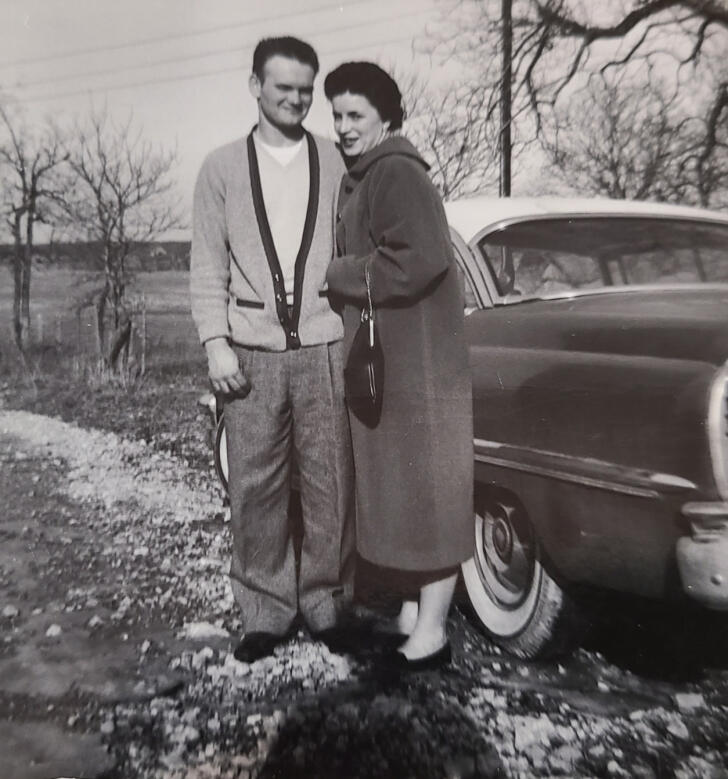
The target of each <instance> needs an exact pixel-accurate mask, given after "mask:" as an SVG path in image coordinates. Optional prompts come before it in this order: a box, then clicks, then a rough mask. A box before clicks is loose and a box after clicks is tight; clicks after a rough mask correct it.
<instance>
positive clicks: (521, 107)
mask: <svg viewBox="0 0 728 779" xmlns="http://www.w3.org/2000/svg"><path fill="white" fill-rule="evenodd" d="M512 29H513V47H512V68H511V71H512V79H513V111H512V122H513V123H514V125H518V126H519V128H520V131H521V132H522V133H523V132H526V131H527V130H528V129H529V125H528V123H526V124H524V123H523V120H524V119H525V118H526V117H527V116H528V117H530V119H531V120H532V122H533V124H532V125H531V126H532V127H533V129H534V130H535V132H536V133H537V134H541V133H542V132H543V129H544V123H547V122H549V121H550V120H551V118H552V117H551V114H552V112H554V111H556V110H558V109H559V106H560V103H561V102H562V101H569V100H572V99H573V98H574V95H575V94H577V92H578V90H580V89H584V88H585V87H586V86H587V85H588V84H589V83H590V79H591V78H592V77H593V76H594V75H599V74H607V73H608V74H610V75H611V76H612V77H613V78H614V79H615V80H614V82H613V83H621V84H623V85H625V86H627V85H628V84H629V81H630V79H638V77H639V74H640V73H643V72H648V73H653V72H654V73H659V74H660V75H661V77H662V78H665V79H668V80H669V81H670V82H671V83H674V84H675V92H676V95H679V96H680V97H681V98H682V99H683V100H684V101H685V102H686V103H687V104H689V103H690V101H691V100H692V99H693V98H694V97H695V96H696V93H700V96H701V98H702V99H703V100H706V101H708V102H709V107H708V108H707V109H706V110H705V111H704V112H703V113H704V115H705V118H704V120H703V121H702V124H695V125H694V127H693V128H692V130H693V132H694V133H695V135H694V138H693V143H694V145H695V147H696V149H697V148H700V149H701V151H700V152H698V153H697V156H696V158H695V160H694V161H693V163H691V164H692V165H693V166H695V170H696V171H698V172H699V174H700V176H702V180H703V182H704V186H706V187H707V188H708V189H710V190H711V191H712V192H714V191H716V182H715V181H713V180H712V174H713V171H714V163H715V155H716V153H717V152H719V151H720V147H721V143H722V141H721V140H720V137H719V136H720V130H721V128H723V127H725V125H726V122H727V118H728V99H727V98H726V89H727V88H728V78H727V77H726V74H725V71H722V72H721V70H720V67H719V65H720V63H722V62H723V61H724V60H725V52H726V50H728V3H726V0H621V2H613V3H593V2H587V1H586V0H514V1H513V14H512ZM422 45H423V46H424V48H426V49H427V50H429V51H430V52H431V53H432V54H433V55H436V56H438V57H440V58H442V59H448V58H450V57H456V58H457V59H459V60H460V61H461V62H463V63H465V64H466V66H467V68H468V70H469V72H470V73H471V78H470V79H469V81H468V83H469V84H470V87H471V89H472V90H476V89H481V88H482V87H483V86H485V87H486V88H487V89H489V90H490V97H489V100H488V103H487V105H488V108H489V110H492V106H493V104H494V103H497V101H498V99H499V94H498V82H497V79H496V78H495V72H494V67H495V63H496V62H497V61H498V59H499V57H500V55H501V54H502V47H503V41H502V20H501V2H500V0H444V2H443V11H442V17H441V19H440V21H439V23H438V25H437V28H436V29H433V31H432V32H431V34H430V35H429V36H428V37H427V39H426V40H425V41H424V42H423V43H422ZM701 154H702V157H701ZM698 199H699V200H700V199H702V200H703V201H704V200H705V194H703V195H701V196H699V198H698Z"/></svg>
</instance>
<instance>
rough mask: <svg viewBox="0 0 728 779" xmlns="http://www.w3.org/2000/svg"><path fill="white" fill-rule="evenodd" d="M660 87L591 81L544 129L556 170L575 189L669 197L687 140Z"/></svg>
mask: <svg viewBox="0 0 728 779" xmlns="http://www.w3.org/2000/svg"><path fill="white" fill-rule="evenodd" d="M670 103H671V101H670V99H669V98H668V97H667V96H666V95H665V93H664V91H662V90H661V89H660V88H659V87H658V86H649V85H648V86H641V87H627V88H621V87H620V86H619V85H618V84H615V83H613V82H611V81H609V80H607V79H598V80H597V79H595V80H593V81H592V82H591V83H590V86H589V88H588V89H587V90H586V91H585V92H583V93H580V94H579V95H578V96H577V97H576V98H575V99H574V100H572V101H571V102H570V103H569V105H568V106H563V107H561V108H558V109H557V110H556V111H555V114H554V117H553V126H552V127H549V128H548V129H547V130H545V131H544V133H543V148H544V150H545V151H546V153H547V156H548V157H549V159H550V160H551V162H552V163H553V165H554V173H555V175H556V176H558V177H559V178H560V179H562V181H564V182H566V183H568V184H569V185H570V186H572V187H573V188H575V189H576V190H577V191H579V192H586V193H590V194H598V195H606V196H608V197H616V198H633V199H636V200H645V199H648V198H652V199H656V200H669V199H671V198H670V194H671V193H672V192H674V191H675V189H676V188H677V185H676V181H675V177H676V167H677V166H676V164H675V162H676V159H677V158H678V155H680V154H682V153H683V151H684V149H685V146H686V144H687V142H688V141H687V130H686V123H685V122H684V121H679V120H675V119H674V118H673V115H672V112H671V110H670Z"/></svg>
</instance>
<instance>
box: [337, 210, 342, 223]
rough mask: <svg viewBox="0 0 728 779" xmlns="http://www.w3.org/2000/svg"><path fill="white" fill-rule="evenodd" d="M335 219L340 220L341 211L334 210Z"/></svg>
mask: <svg viewBox="0 0 728 779" xmlns="http://www.w3.org/2000/svg"><path fill="white" fill-rule="evenodd" d="M336 221H337V222H340V221H341V211H337V212H336Z"/></svg>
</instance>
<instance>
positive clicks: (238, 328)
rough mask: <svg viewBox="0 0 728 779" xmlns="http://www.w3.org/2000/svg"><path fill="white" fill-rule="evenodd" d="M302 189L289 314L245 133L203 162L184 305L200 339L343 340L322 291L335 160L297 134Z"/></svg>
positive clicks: (327, 148) (326, 146) (288, 343)
mask: <svg viewBox="0 0 728 779" xmlns="http://www.w3.org/2000/svg"><path fill="white" fill-rule="evenodd" d="M306 142H307V143H308V152H309V164H310V189H309V202H308V210H307V214H306V222H305V225H304V230H303V238H302V241H301V247H300V249H299V252H298V256H297V257H296V270H295V284H294V305H293V311H292V313H291V314H289V312H288V308H287V306H286V293H285V288H284V285H283V276H282V273H281V270H280V263H279V262H278V258H277V256H276V251H275V246H274V243H273V239H272V236H271V233H270V227H269V225H268V220H267V217H266V214H265V205H264V203H263V196H262V190H261V186H260V174H259V170H258V163H257V155H256V153H255V147H254V144H253V139H252V133H251V135H250V136H248V137H247V138H241V139H239V140H237V141H234V142H232V143H229V144H227V145H226V146H222V147H221V148H219V149H216V150H215V151H213V152H212V153H211V154H210V155H208V157H207V158H206V159H205V161H204V163H203V165H202V169H201V170H200V173H199V176H198V178H197V184H196V185H195V194H194V201H193V229H192V252H191V260H190V298H191V304H192V317H193V319H194V320H195V324H196V325H197V329H198V332H199V336H200V341H201V342H202V343H205V341H209V340H210V339H212V338H219V337H223V338H228V339H229V340H230V341H231V342H232V343H236V344H240V345H241V346H248V347H251V348H257V349H264V350H268V351H284V350H286V349H296V348H299V347H300V346H312V345H315V344H323V343H330V342H331V341H337V340H339V339H340V338H341V337H342V335H343V326H342V323H341V318H340V316H339V314H338V313H336V312H334V311H333V310H332V308H331V306H330V304H329V299H328V295H327V293H326V291H325V279H326V269H327V268H328V266H329V263H330V262H331V260H332V258H333V253H334V210H335V205H336V195H337V192H338V188H339V183H340V181H341V177H342V175H343V173H344V171H345V166H344V163H343V161H342V159H341V155H340V154H339V152H338V150H337V149H336V146H335V145H334V144H333V143H332V142H331V141H327V140H325V139H323V138H319V137H318V136H313V135H311V134H310V133H306Z"/></svg>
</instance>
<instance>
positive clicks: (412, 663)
mask: <svg viewBox="0 0 728 779" xmlns="http://www.w3.org/2000/svg"><path fill="white" fill-rule="evenodd" d="M451 660H452V649H451V648H450V642H447V643H446V644H445V645H444V646H442V647H440V649H438V650H437V651H436V652H432V653H431V654H429V655H424V656H423V657H415V658H413V659H412V660H410V659H409V658H408V657H407V655H405V654H404V652H400V651H399V650H398V649H395V650H393V651H391V652H387V653H386V654H385V655H383V656H382V665H383V667H384V668H385V669H386V670H387V671H395V672H397V673H408V672H412V671H437V670H439V669H440V668H444V667H445V666H446V665H448V664H449V663H450V661H451Z"/></svg>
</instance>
